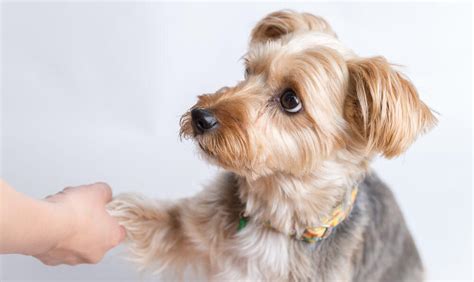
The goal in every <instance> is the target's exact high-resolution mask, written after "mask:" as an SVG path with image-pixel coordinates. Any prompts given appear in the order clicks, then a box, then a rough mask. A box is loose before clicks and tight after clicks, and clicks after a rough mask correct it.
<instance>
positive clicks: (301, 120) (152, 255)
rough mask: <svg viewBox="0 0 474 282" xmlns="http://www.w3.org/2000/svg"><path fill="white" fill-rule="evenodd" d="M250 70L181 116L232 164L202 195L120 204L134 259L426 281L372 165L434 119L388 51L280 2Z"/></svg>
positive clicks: (268, 274)
mask: <svg viewBox="0 0 474 282" xmlns="http://www.w3.org/2000/svg"><path fill="white" fill-rule="evenodd" d="M244 58H245V66H246V71H245V79H244V80H242V81H241V82H239V83H238V84H237V85H235V86H232V87H223V88H221V89H220V90H218V91H217V92H215V93H212V94H205V95H201V96H199V97H198V102H197V103H196V104H195V105H194V106H193V107H191V109H190V110H189V111H188V112H186V113H185V114H184V115H183V117H182V118H181V122H180V125H181V130H180V135H181V136H182V137H184V138H191V139H193V140H194V141H195V142H196V143H197V145H198V147H199V151H200V152H201V153H202V154H203V156H204V157H205V159H207V160H208V161H209V162H211V163H213V164H216V165H218V166H220V167H222V168H224V169H225V170H226V171H227V172H226V173H224V174H223V175H221V176H220V177H218V178H217V180H216V181H215V182H214V184H213V185H210V186H209V187H207V188H206V189H205V190H203V191H202V192H200V193H199V194H197V195H196V196H194V197H191V198H186V199H182V200H179V201H173V202H167V201H155V200H150V199H146V198H144V197H141V196H138V195H134V194H126V195H119V196H118V197H117V198H115V199H114V200H113V202H112V203H110V205H109V209H110V211H111V213H112V214H113V215H114V216H115V217H116V218H118V220H119V221H120V223H121V224H122V225H123V226H124V227H125V228H126V230H127V237H128V242H129V249H130V251H131V256H132V257H133V259H134V260H135V261H136V262H137V263H138V264H139V265H140V266H143V267H147V268H151V269H154V270H157V271H159V270H162V269H168V270H174V271H175V272H176V273H182V272H183V271H184V270H185V269H186V268H187V267H195V269H196V270H197V271H200V273H201V274H200V275H205V277H208V279H210V280H219V281H221V280H291V281H301V280H316V281H335V280H338V281H408V280H423V265H422V262H421V259H420V256H419V254H418V251H417V249H416V246H415V244H414V241H413V239H412V237H411V235H410V232H409V230H408V228H407V226H406V224H405V221H404V219H403V216H402V213H401V211H400V208H399V207H398V205H397V203H396V201H395V198H394V196H393V194H392V192H391V191H390V190H389V188H387V186H386V185H385V184H384V183H383V182H382V181H381V180H380V179H379V178H378V177H377V176H376V175H375V174H374V173H373V172H371V171H370V168H369V164H370V162H371V160H372V159H373V158H374V157H375V156H377V155H378V154H380V155H383V156H384V157H387V158H392V157H396V156H398V155H400V154H402V153H403V152H404V151H405V150H407V148H408V147H409V146H410V145H411V144H412V143H413V141H414V140H415V139H416V138H417V136H419V135H420V134H421V133H423V132H426V131H427V130H428V129H430V128H431V127H433V126H434V125H435V123H436V118H435V117H434V115H433V113H432V112H431V110H430V109H429V108H428V107H427V106H426V105H425V104H424V103H423V102H422V101H421V100H420V98H419V97H418V94H417V91H416V89H415V87H414V86H413V84H412V83H411V82H410V81H409V80H408V79H407V78H406V77H405V76H404V75H403V74H402V73H400V72H399V71H397V70H396V69H395V68H394V67H393V66H392V65H391V64H390V63H388V62H387V60H386V59H385V58H384V57H370V58H363V57H359V56H357V55H356V54H355V53H354V52H353V51H352V50H351V49H349V48H347V47H345V46H344V45H343V44H342V43H341V42H340V41H339V40H338V37H337V36H336V34H335V33H334V31H333V30H332V29H331V27H330V26H329V24H328V23H327V22H326V21H325V20H324V19H322V18H320V17H317V16H314V15H311V14H308V13H296V12H293V11H278V12H274V13H271V14H269V15H268V16H266V17H265V18H264V19H262V20H261V21H260V22H258V24H257V25H256V27H255V28H254V29H253V30H252V32H251V37H250V43H249V48H248V52H247V53H246V55H245V57H244Z"/></svg>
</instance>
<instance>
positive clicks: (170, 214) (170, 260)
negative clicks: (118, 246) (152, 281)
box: [107, 194, 206, 273]
mask: <svg viewBox="0 0 474 282" xmlns="http://www.w3.org/2000/svg"><path fill="white" fill-rule="evenodd" d="M189 201H192V199H189V200H184V201H181V202H176V203H170V202H162V201H156V200H150V199H146V198H144V197H142V196H139V195H136V194H122V195H119V196H118V197H116V198H114V200H113V201H112V202H110V203H109V204H108V206H107V208H108V210H109V212H110V214H111V215H113V216H114V217H115V218H117V219H118V221H119V223H120V224H121V225H123V226H124V227H125V229H126V231H127V239H128V243H129V249H130V251H131V253H132V257H131V259H132V260H134V261H136V262H137V263H138V265H139V266H140V267H141V268H148V267H150V266H153V270H156V269H157V268H156V266H158V267H159V270H158V271H160V270H162V269H164V268H165V267H166V268H171V269H173V270H175V271H174V272H176V273H180V272H181V270H183V269H184V268H185V267H186V266H187V265H189V264H191V265H192V264H193V263H195V262H197V261H199V262H204V265H206V262H205V260H206V258H205V257H203V256H202V254H201V253H200V252H199V251H197V248H196V247H195V245H196V244H195V243H193V241H192V240H191V236H190V234H189V233H190V232H187V231H186V227H185V225H186V222H184V221H186V219H185V216H183V208H182V207H183V205H189V204H191V203H190V202H189ZM201 256H202V258H201ZM155 264H156V265H155ZM158 271H157V272H158Z"/></svg>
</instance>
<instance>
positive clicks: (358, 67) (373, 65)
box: [344, 57, 436, 158]
mask: <svg viewBox="0 0 474 282" xmlns="http://www.w3.org/2000/svg"><path fill="white" fill-rule="evenodd" d="M347 66H348V70H349V85H348V87H349V88H348V95H347V98H346V101H345V109H344V110H345V118H346V120H347V121H348V122H349V124H350V126H351V127H352V129H353V132H354V133H355V137H356V138H357V139H359V140H360V141H361V142H363V144H364V145H365V146H366V148H367V151H368V152H377V153H382V154H383V155H384V156H385V157H387V158H392V157H395V156H398V155H400V154H401V153H403V152H404V151H405V150H406V149H408V147H409V146H410V145H411V144H412V143H413V141H415V139H416V137H417V136H418V135H420V134H421V133H424V132H425V131H427V130H429V129H430V128H431V127H433V126H434V125H435V124H436V118H435V116H434V115H433V113H432V112H431V110H430V109H429V108H428V106H426V105H425V104H424V103H423V102H422V101H421V100H420V98H419V97H418V93H417V91H416V89H415V87H414V86H413V84H412V83H411V82H410V81H409V80H408V79H407V78H406V77H405V76H404V75H403V74H401V73H400V72H397V71H396V70H395V69H393V68H392V66H391V65H390V64H389V63H388V62H387V61H386V60H385V58H383V57H373V58H367V59H352V60H350V61H348V62H347Z"/></svg>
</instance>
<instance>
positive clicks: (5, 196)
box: [0, 179, 125, 265]
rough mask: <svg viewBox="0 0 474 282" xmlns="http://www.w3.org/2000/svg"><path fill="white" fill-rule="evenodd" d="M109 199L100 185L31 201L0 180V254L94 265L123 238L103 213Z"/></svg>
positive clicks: (104, 186) (107, 189) (108, 191)
mask: <svg viewBox="0 0 474 282" xmlns="http://www.w3.org/2000/svg"><path fill="white" fill-rule="evenodd" d="M111 199H112V191H111V189H110V187H109V186H108V185H107V184H105V183H95V184H90V185H83V186H78V187H68V188H65V189H64V190H62V191H61V192H59V193H57V194H54V195H52V196H48V197H46V198H45V199H43V200H36V199H33V198H30V197H28V196H26V195H24V194H22V193H19V192H17V191H15V190H14V189H13V188H12V187H10V186H9V185H8V184H7V183H6V182H5V181H3V180H1V179H0V254H23V255H30V256H34V257H36V258H37V259H39V260H40V261H42V262H43V263H44V264H46V265H59V264H68V265H76V264H80V263H98V262H99V261H100V260H101V259H102V258H103V256H104V255H105V253H106V252H107V251H108V250H110V249H111V248H113V247H115V246H116V245H118V244H119V243H120V242H121V241H122V240H123V239H124V238H125V230H124V229H123V227H121V226H120V225H119V224H118V223H117V221H116V220H115V219H114V218H112V217H111V216H110V215H109V214H108V213H107V211H106V209H105V205H106V204H107V203H108V202H109V201H110V200H111Z"/></svg>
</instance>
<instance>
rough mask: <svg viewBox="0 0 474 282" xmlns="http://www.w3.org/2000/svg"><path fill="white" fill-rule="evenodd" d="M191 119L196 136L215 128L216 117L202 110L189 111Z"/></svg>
mask: <svg viewBox="0 0 474 282" xmlns="http://www.w3.org/2000/svg"><path fill="white" fill-rule="evenodd" d="M191 117H192V119H193V127H194V130H195V132H196V133H197V134H203V133H205V132H206V131H209V130H211V129H213V128H216V127H217V119H216V117H215V116H214V115H213V114H212V113H211V112H209V111H207V110H204V109H193V110H192V111H191Z"/></svg>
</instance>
